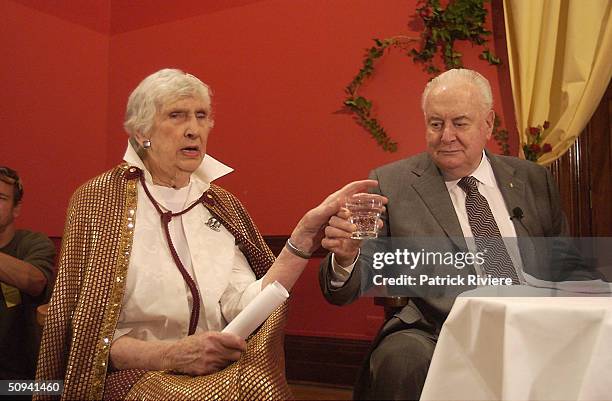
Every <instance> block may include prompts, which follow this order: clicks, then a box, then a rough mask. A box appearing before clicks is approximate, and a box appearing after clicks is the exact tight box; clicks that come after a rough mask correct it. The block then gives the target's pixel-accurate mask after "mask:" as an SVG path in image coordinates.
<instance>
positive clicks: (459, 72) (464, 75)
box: [421, 68, 493, 112]
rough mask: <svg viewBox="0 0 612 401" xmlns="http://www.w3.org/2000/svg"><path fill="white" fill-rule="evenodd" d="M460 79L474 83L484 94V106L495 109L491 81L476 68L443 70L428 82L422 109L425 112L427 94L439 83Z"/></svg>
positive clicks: (487, 108)
mask: <svg viewBox="0 0 612 401" xmlns="http://www.w3.org/2000/svg"><path fill="white" fill-rule="evenodd" d="M460 81H462V82H468V83H471V84H473V85H474V86H475V87H476V88H477V89H478V90H479V91H480V94H481V95H482V96H481V98H482V104H483V107H484V108H485V109H486V110H491V109H493V94H492V93H491V85H490V84H489V81H488V80H487V79H486V78H485V77H483V76H482V75H481V74H479V73H478V72H476V71H474V70H468V69H466V68H455V69H452V70H448V71H446V72H443V73H442V74H440V75H438V76H437V77H435V78H434V79H432V80H431V81H429V83H427V85H426V86H425V89H424V90H423V96H421V109H423V112H425V102H426V101H427V96H429V92H431V91H432V89H434V88H436V87H437V86H439V85H444V84H450V83H456V82H460Z"/></svg>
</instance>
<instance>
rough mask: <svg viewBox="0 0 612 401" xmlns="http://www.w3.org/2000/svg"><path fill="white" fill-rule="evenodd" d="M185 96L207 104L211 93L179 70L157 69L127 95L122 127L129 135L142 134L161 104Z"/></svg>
mask: <svg viewBox="0 0 612 401" xmlns="http://www.w3.org/2000/svg"><path fill="white" fill-rule="evenodd" d="M186 97H197V98H200V99H201V100H203V101H204V102H206V103H208V104H209V105H210V103H211V97H212V93H211V90H210V88H209V87H208V85H206V84H205V83H204V82H202V81H200V80H199V79H198V78H196V77H195V76H193V75H191V74H187V73H185V72H183V71H181V70H179V69H171V68H165V69H163V70H159V71H157V72H155V73H153V74H151V75H149V76H148V77H146V78H145V79H143V80H142V82H140V84H138V86H137V87H136V89H134V91H133V92H132V93H131V94H130V97H129V99H128V103H127V108H126V111H125V120H124V122H123V127H124V128H125V130H126V131H127V133H128V134H130V136H134V134H136V133H137V132H140V133H146V132H148V131H149V130H150V129H151V128H152V127H153V122H154V120H155V114H156V113H157V112H159V111H160V110H161V109H162V108H163V106H164V105H166V104H168V103H172V102H175V101H177V100H179V99H182V98H186ZM208 114H209V116H210V111H209V113H208ZM211 118H212V117H211ZM211 123H212V121H211Z"/></svg>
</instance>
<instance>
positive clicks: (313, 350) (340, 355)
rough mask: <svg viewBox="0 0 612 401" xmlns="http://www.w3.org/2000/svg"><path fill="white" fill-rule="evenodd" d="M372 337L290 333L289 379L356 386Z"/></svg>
mask: <svg viewBox="0 0 612 401" xmlns="http://www.w3.org/2000/svg"><path fill="white" fill-rule="evenodd" d="M369 349H370V341H365V340H349V339H339V338H328V337H310V336H295V335H287V336H286V337H285V365H286V372H287V380H290V381H300V382H311V383H321V384H327V385H333V386H342V387H352V386H353V384H354V383H355V380H356V379H357V376H358V374H359V369H360V368H361V364H362V363H363V361H364V359H365V357H366V355H367V353H368V350H369Z"/></svg>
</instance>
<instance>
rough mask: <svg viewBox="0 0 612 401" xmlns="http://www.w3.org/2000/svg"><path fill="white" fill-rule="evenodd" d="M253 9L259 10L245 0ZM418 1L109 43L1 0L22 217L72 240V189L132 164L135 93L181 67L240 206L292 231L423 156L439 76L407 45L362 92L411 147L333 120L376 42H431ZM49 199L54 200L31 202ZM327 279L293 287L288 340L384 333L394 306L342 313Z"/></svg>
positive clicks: (295, 13) (268, 7) (281, 12)
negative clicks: (155, 76) (323, 206)
mask: <svg viewBox="0 0 612 401" xmlns="http://www.w3.org/2000/svg"><path fill="white" fill-rule="evenodd" d="M242 3H249V2H247V1H245V2H240V1H238V2H235V4H237V5H240V4H242ZM415 4H416V0H386V1H385V2H382V3H381V2H373V1H371V0H334V1H322V0H291V1H288V0H268V1H257V2H250V4H247V5H244V6H236V7H233V8H229V9H225V10H222V11H218V12H212V13H207V14H203V15H198V16H193V17H190V18H187V19H181V20H176V21H173V22H166V23H161V24H157V25H153V26H149V27H145V28H141V29H137V30H131V31H127V32H123V33H118V34H113V35H110V36H109V35H104V34H101V33H97V32H95V31H93V30H89V29H86V28H83V27H81V26H78V25H74V24H73V23H71V22H66V21H64V20H60V19H59V18H56V17H51V16H48V15H46V14H42V13H40V12H38V11H34V10H31V9H28V8H26V7H24V6H21V5H17V4H14V3H13V2H11V1H5V2H3V3H2V6H1V8H0V10H1V11H2V12H1V14H0V19H1V20H2V23H1V24H0V25H2V28H0V29H3V30H5V31H6V32H7V33H10V34H3V35H1V38H2V39H0V40H1V41H2V42H1V46H2V49H3V50H4V54H9V55H10V57H8V58H6V60H10V63H6V62H5V63H2V67H0V68H2V69H3V70H2V71H3V72H2V87H3V88H5V90H7V93H8V94H9V96H4V97H3V99H2V102H3V103H4V104H3V106H4V107H2V110H3V111H6V110H9V111H10V113H8V115H7V117H6V120H7V121H8V124H7V123H5V124H4V127H5V131H4V132H3V134H2V138H3V139H2V142H3V144H2V147H1V149H2V150H1V153H2V163H3V164H8V165H12V166H15V167H16V168H17V169H19V170H20V172H21V173H22V175H23V176H24V180H25V183H26V191H27V194H28V195H27V196H28V197H27V198H26V199H27V202H26V204H25V205H24V215H23V217H22V218H21V219H20V224H21V225H23V226H28V227H33V228H35V229H38V230H42V231H45V232H47V233H48V234H49V235H60V234H61V231H62V225H63V219H64V215H65V207H66V204H67V199H68V197H69V194H70V193H71V192H72V191H73V190H74V189H75V188H76V186H77V185H78V184H79V183H81V182H84V181H85V180H86V179H88V178H90V177H92V176H93V175H95V174H97V173H99V172H101V171H103V170H104V169H106V168H109V167H111V166H113V165H115V164H117V163H118V162H120V160H121V157H122V155H123V152H124V149H125V146H126V139H127V136H126V135H125V133H124V132H123V130H122V119H123V113H124V109H125V103H126V100H127V97H128V95H129V93H130V91H131V90H132V89H133V88H134V87H135V86H136V84H137V83H138V82H139V81H140V80H141V79H142V78H144V77H145V76H146V75H148V74H150V73H152V72H154V71H156V70H158V69H160V68H163V67H178V68H181V69H184V70H186V71H188V72H191V73H193V74H194V75H197V76H198V77H200V78H201V79H202V80H203V81H205V82H207V83H208V84H209V85H210V86H211V87H212V88H213V91H214V107H215V116H216V126H215V129H214V130H213V133H212V136H211V138H210V141H209V146H208V149H209V152H210V153H211V155H213V156H214V157H217V158H218V159H220V160H221V161H223V162H225V163H227V164H229V165H230V166H232V167H234V168H235V169H236V171H235V172H234V173H232V174H231V175H229V176H227V177H224V178H222V179H221V180H220V181H219V183H220V184H221V185H223V186H225V187H226V188H227V189H229V190H231V191H232V192H234V193H235V194H237V195H238V196H239V197H240V199H241V200H242V201H243V203H244V204H245V205H246V206H247V208H248V209H249V211H250V213H251V214H252V216H253V218H254V219H255V221H256V222H257V224H258V226H259V228H260V230H261V231H262V232H263V233H264V234H289V233H290V231H291V229H292V227H293V226H294V224H295V223H296V222H297V220H299V218H300V217H301V215H302V213H303V212H304V211H306V210H307V209H308V208H310V207H312V206H314V205H316V204H317V203H318V202H320V201H321V200H322V199H323V198H324V197H325V196H326V195H327V194H329V193H330V192H332V191H333V190H335V189H337V188H338V187H340V186H342V185H344V184H345V183H347V182H349V181H351V180H355V179H362V178H364V177H366V176H367V174H368V171H370V170H371V169H372V168H374V167H376V166H379V165H381V164H385V163H388V162H391V161H393V160H397V159H399V158H402V157H406V156H408V155H411V154H414V153H416V152H420V151H422V150H424V147H425V142H424V126H423V122H422V114H421V111H420V106H419V104H420V93H421V91H422V88H423V86H424V84H425V83H426V82H427V80H428V78H429V77H428V76H427V75H426V74H425V73H423V72H422V71H421V67H420V66H417V65H414V64H413V63H412V61H411V60H410V59H408V58H407V57H405V56H403V55H400V54H399V52H397V51H396V52H393V53H392V54H391V55H390V56H388V57H385V58H383V59H382V60H381V62H380V63H379V66H378V72H377V75H376V77H375V78H374V79H372V80H371V82H369V83H368V85H367V86H366V87H364V88H363V91H364V93H365V94H367V95H369V96H371V97H372V98H373V99H376V107H377V111H378V112H379V115H380V118H381V120H382V121H383V123H384V125H385V126H386V127H387V129H388V132H389V133H390V134H391V135H392V136H394V138H395V139H396V140H397V141H399V143H400V146H399V151H398V152H397V153H396V154H389V153H384V152H382V150H380V148H379V147H378V146H377V145H376V144H375V142H374V141H373V140H371V139H370V138H369V136H368V134H367V133H366V132H365V131H363V130H362V129H361V128H360V127H358V126H357V125H356V124H355V123H354V122H353V121H352V120H351V118H350V117H349V116H347V115H344V114H336V113H335V112H336V111H337V110H339V109H340V107H341V105H342V100H343V97H344V87H345V86H346V84H347V83H348V82H349V81H350V80H351V79H352V77H353V76H354V74H355V73H356V72H357V71H358V69H359V67H360V65H361V58H362V55H363V53H364V48H366V47H369V46H370V45H371V43H372V42H371V39H372V38H374V37H378V38H383V37H387V36H392V35H398V34H408V35H413V36H415V37H416V36H418V34H417V33H415V32H412V33H411V32H410V31H409V28H408V26H407V23H408V22H409V21H410V19H411V18H412V15H413V13H414V11H413V10H414V9H415ZM115 6H116V3H113V7H115ZM115 11H116V10H115V9H113V12H115ZM148 11H149V12H155V10H148ZM139 12H142V13H147V9H140V10H139ZM111 18H112V16H111ZM132 18H138V14H137V13H135V14H133V16H132ZM142 18H144V19H147V20H154V18H151V16H148V15H144V16H143V17H142ZM128 19H129V18H128ZM122 21H123V23H125V21H126V17H125V15H124V16H123V18H122ZM123 23H122V24H123ZM111 25H112V21H111ZM122 26H123V25H122ZM123 30H125V29H124V28H121V29H118V30H116V31H123ZM111 31H113V29H112V28H111ZM462 50H463V52H464V54H466V60H467V62H466V66H472V67H474V68H477V69H478V70H480V71H482V72H483V73H484V74H485V75H486V76H487V77H488V78H489V79H490V80H491V83H492V84H493V90H494V96H495V97H496V98H498V97H499V90H498V85H497V71H496V69H495V68H494V67H490V66H487V65H485V64H484V62H482V61H480V60H478V59H477V52H476V50H475V49H472V48H470V47H469V46H465V47H463V48H462ZM498 109H499V110H500V111H501V108H498ZM3 119H4V118H3ZM7 127H8V129H6V128H7ZM6 141H10V142H9V143H10V145H5V143H6ZM493 148H494V149H497V148H496V146H495V145H493ZM35 195H36V198H37V199H40V200H38V201H36V202H33V200H34V196H35ZM316 271H317V266H316V263H315V262H313V263H311V265H310V266H309V268H308V269H307V271H306V273H305V274H304V277H303V278H302V279H301V281H300V282H299V284H298V285H297V287H296V288H295V291H294V294H293V308H292V312H291V317H290V322H289V328H288V330H289V332H291V333H293V334H305V335H324V336H336V337H349V338H369V337H371V336H372V335H373V334H374V333H375V330H376V328H377V325H378V324H379V322H380V321H381V316H382V311H381V310H380V308H375V307H374V306H372V305H371V300H368V299H365V300H361V301H359V303H358V304H357V305H353V306H351V307H349V308H343V309H339V308H336V307H333V306H330V305H327V304H326V303H325V301H324V300H323V298H322V297H321V295H320V293H319V289H318V284H317V280H316Z"/></svg>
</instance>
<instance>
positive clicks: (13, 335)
mask: <svg viewBox="0 0 612 401" xmlns="http://www.w3.org/2000/svg"><path fill="white" fill-rule="evenodd" d="M22 197H23V188H22V186H21V182H20V180H19V176H18V175H17V173H16V172H15V171H14V170H12V169H10V168H8V167H0V286H1V287H2V291H0V355H2V357H0V380H8V379H33V378H34V368H35V366H36V356H37V354H38V344H39V341H40V339H39V332H38V328H37V327H36V319H35V316H36V315H35V308H36V306H37V305H38V304H39V303H41V302H43V301H44V300H45V298H46V296H47V295H48V291H46V290H47V289H48V285H49V283H50V282H51V275H52V266H53V261H54V259H55V247H54V246H53V243H52V242H51V241H50V240H49V238H47V237H46V236H45V235H44V234H40V233H36V232H32V231H28V230H17V229H16V228H15V218H16V217H17V216H18V215H19V212H20V211H21V198H22Z"/></svg>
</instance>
